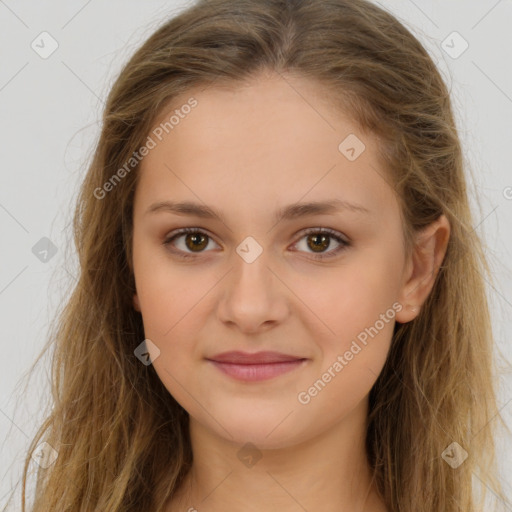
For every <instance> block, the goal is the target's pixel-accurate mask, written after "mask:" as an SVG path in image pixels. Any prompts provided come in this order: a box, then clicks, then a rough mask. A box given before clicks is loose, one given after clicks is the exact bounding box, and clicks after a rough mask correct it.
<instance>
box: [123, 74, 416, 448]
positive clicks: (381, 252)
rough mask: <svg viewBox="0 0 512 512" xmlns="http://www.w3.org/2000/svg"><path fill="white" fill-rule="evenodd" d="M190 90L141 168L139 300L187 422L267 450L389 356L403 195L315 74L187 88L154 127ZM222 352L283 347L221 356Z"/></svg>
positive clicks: (328, 411) (332, 410)
mask: <svg viewBox="0 0 512 512" xmlns="http://www.w3.org/2000/svg"><path fill="white" fill-rule="evenodd" d="M192 96H193V97H194V98H195V100H196V101H197V104H196V106H195V107H194V108H192V109H188V108H186V109H182V110H181V112H182V116H179V117H180V119H179V123H176V124H175V125H174V126H173V128H172V130H169V129H168V131H169V133H168V134H166V133H165V131H164V132H163V134H164V135H165V136H163V137H162V136H161V132H162V130H161V129H160V131H158V130H156V131H153V132H152V134H150V135H151V137H152V139H153V140H154V142H155V143H156V145H155V147H153V148H152V149H151V150H150V151H149V154H147V156H145V157H144V159H143V161H142V163H141V167H140V169H139V172H140V173H141V174H140V181H139V183H138V185H137V190H136V195H135V203H134V217H133V221H134V231H133V266H134V274H135V281H136V290H137V293H136V295H135V296H134V307H135V308H136V309H138V310H139V311H140V312H141V314H142V318H143V324H144V331H145V336H146V339H149V340H151V342H152V344H153V345H149V347H150V353H151V355H152V359H153V365H154V368H155V370H156V372H157V374H158V376H159V378H160V379H161V381H162V382H163V384H164V385H165V387H166V388H167V389H168V390H169V393H170V394H172V395H173V396H174V398H175V399H176V400H177V401H178V402H179V403H180V404H181V405H182V406H183V407H184V408H185V409H186V410H187V411H188V413H189V414H190V418H191V421H194V422H197V424H200V425H201V426H202V427H203V428H205V429H207V430H208V431H210V432H211V433H213V434H216V435H218V436H221V437H222V438H225V439H227V440H230V441H233V442H236V443H245V442H248V441H250V442H253V443H254V444H256V445H257V446H260V447H262V448H272V447H285V446H289V445H292V444H294V443H298V442H303V441H306V440H308V439H311V438H313V437H314V436H317V435H319V434H321V433H322V432H325V431H326V430H328V429H330V428H332V427H333V425H336V424H339V423H340V422H342V421H343V420H344V418H348V417H349V415H350V414H351V412H352V411H353V410H355V408H356V407H358V406H359V405H360V404H361V403H363V402H364V401H365V400H366V399H367V397H368V393H369V391H370V389H371V387H372V385H373V383H374V382H375V380H376V379H377V376H378V375H379V373H380V371H381V369H382V367H383V364H384V362H385V360H386V356H387V353H388V350H389V347H390V342H391V336H392V332H393V327H394V323H395V321H396V320H397V319H398V320H399V315H400V310H401V309H402V307H403V306H402V304H401V300H402V298H403V292H404V285H405V281H406V277H407V276H406V272H407V268H408V266H407V258H406V255H405V252H404V246H403V235H402V231H403V230H402V223H401V217H400V211H399V206H398V202H397V200H396V197H395V195H394V192H393V190H392V188H391V187H390V185H389V184H388V181H387V180H386V179H385V172H384V170H383V169H382V167H381V164H380V163H379V159H378V154H377V146H376V144H377V142H376V139H375V138H373V136H370V135H367V134H363V133H362V132H361V131H360V130H359V129H358V127H357V126H356V125H355V124H353V123H352V121H351V120H350V119H348V118H347V117H345V116H343V115H341V114H340V113H337V112H334V111H333V109H332V107H331V106H330V105H329V103H328V102H327V100H325V99H324V98H325V96H324V92H323V91H322V89H321V88H320V86H318V85H317V84H315V83H312V82H309V81H307V80H305V79H300V78H297V77H295V78H292V77H288V78H287V80H286V81H285V80H284V79H283V78H281V77H280V76H279V75H277V76H274V75H268V76H261V77H259V78H258V79H254V80H253V81H252V82H251V83H250V84H248V85H244V86H238V87H234V88H233V89H228V88H215V87H210V88H207V89H206V90H204V91H201V90H195V91H192V92H191V93H189V94H185V95H183V96H182V97H180V98H179V99H176V100H175V101H174V102H173V106H172V109H168V110H166V111H165V112H162V114H161V116H160V118H159V119H158V120H157V122H156V123H155V128H157V127H158V126H159V125H160V123H161V122H165V121H166V120H169V118H170V116H171V115H172V114H173V111H174V110H175V109H176V108H178V109H179V108H180V106H181V105H185V104H187V101H188V100H189V99H190V98H191V97H192ZM185 111H186V112H188V114H186V115H184V114H183V112H185ZM155 133H157V134H159V135H160V138H161V140H159V137H157V136H155V135H154V134H155ZM347 137H348V139H347ZM356 137H357V138H356ZM361 142H362V143H363V144H364V150H363V146H362V145H361ZM351 148H352V149H351ZM185 202H186V203H189V204H188V206H187V207H183V206H182V207H181V208H179V207H177V206H176V204H177V203H185ZM171 203H172V204H171ZM306 203H308V204H309V206H302V207H297V205H304V204H306ZM293 206H294V208H291V207H293ZM211 212H214V213H213V214H212V213H211ZM185 229H186V230H187V232H184V230H185ZM151 347H153V348H151ZM154 347H157V349H158V350H155V348H154ZM232 351H238V352H245V353H248V354H250V355H254V354H255V353H259V352H263V351H264V352H267V351H270V352H277V353H280V354H281V355H282V354H284V355H285V356H286V357H281V362H276V361H277V359H279V358H278V357H276V356H275V354H274V356H270V358H269V359H267V360H266V364H263V361H262V360H257V359H252V360H249V361H247V360H244V361H240V360H235V359H234V356H229V355H228V356H227V359H226V360H225V361H224V362H220V361H219V360H220V359H221V357H220V356H219V354H222V353H226V352H232ZM258 361H259V364H252V365H251V364H247V363H251V362H252V363H256V362H258ZM242 363H244V364H242Z"/></svg>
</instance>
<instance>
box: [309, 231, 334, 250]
mask: <svg viewBox="0 0 512 512" xmlns="http://www.w3.org/2000/svg"><path fill="white" fill-rule="evenodd" d="M329 245H330V237H329V235H327V236H326V235H324V234H314V235H308V247H310V248H311V249H313V251H315V252H322V251H324V250H325V249H327V248H328V247H329Z"/></svg>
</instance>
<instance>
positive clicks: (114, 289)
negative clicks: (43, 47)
mask: <svg viewBox="0 0 512 512" xmlns="http://www.w3.org/2000/svg"><path fill="white" fill-rule="evenodd" d="M74 228H75V241H76V248H77V251H78V254H79V261H80V276H79V280H78V282H77V285H76V288H75V290H74V293H73V295H72V296H71V298H70V300H69V303H68V305H67V307H66V309H65V310H64V312H63V313H62V315H61V316H60V317H59V319H58V332H57V336H56V339H55V340H52V343H55V356H54V368H53V370H54V373H53V376H54V388H53V393H54V407H53V409H52V411H51V414H49V417H48V419H47V421H46V422H45V423H44V425H42V427H41V429H40V431H39V434H38V436H37V437H36V439H34V441H33V444H32V446H31V450H30V453H29V454H28V456H27V463H26V465H25V474H24V481H23V493H24V496H25V494H26V492H25V481H26V477H27V474H28V469H29V466H30V464H32V462H31V461H32V460H33V458H32V455H33V454H34V453H35V452H36V450H37V449H39V450H40V451H41V457H42V459H43V461H44V463H41V464H40V469H39V471H38V481H37V490H36V495H35V496H34V497H33V499H31V501H34V505H33V508H31V510H34V511H37V512H39V511H45V512H46V511H48V510H52V511H59V512H66V511H70V512H71V511H73V512H75V511H76V512H78V511H86V510H87V511H89V510H90V511H92V510H95V511H108V512H114V511H119V512H121V511H122V512H128V511H134V512H135V511H155V512H156V511H158V512H175V511H187V510H188V511H193V510H197V511H201V512H202V511H205V512H206V511H241V510H243V511H245V512H248V511H251V512H256V511H265V512H269V511H270V512H271V511H275V510H279V511H280V512H287V511H303V510H307V511H310V512H312V511H317V510H322V511H323V512H331V511H332V512H334V511H341V510H343V511H351V512H363V511H364V512H385V511H388V512H391V511H393V512H395V511H396V512H398V511H403V512H410V511H414V512H427V511H428V512H433V511H436V512H455V511H464V512H471V511H476V510H482V508H481V507H482V503H483V498H484V496H485V494H484V492H483V491H485V490H486V489H487V488H489V489H492V490H493V492H494V493H495V494H496V495H499V493H500V488H499V483H498V481H497V478H496V476H495V473H494V471H495V468H494V454H493V449H494V444H493V432H494V428H495V427H496V424H497V421H496V414H497V408H496V401H495V391H494V384H493V382H494V381H493V377H494V374H493V371H494V370H493V360H492V351H493V339H492V333H491V328H490V322H489V311H488V305H487V300H486V296H485V287H484V275H485V272H486V271H487V270H486V269H487V267H486V264H485V258H484V255H483V253H482V248H481V244H480V241H479V239H478V237H477V235H476V234H475V231H474V230H473V220H472V217H471V214H470V210H469V207H468V197H467V192H466V185H465V176H464V170H463V155H462V154H461V146H460V142H459V138H458V135H457V129H456V126H455V122H454V116H453V113H452V107H451V103H450V98H449V93H448V91H447V88H446V86H445V84H444V82H443V80H442V78H441V77H440V74H439V72H438V70H437V69H436V67H435V65H434V63H433V62H432V60H431V58H430V57H429V55H428V54H427V52H426V51H425V49H424V48H423V47H422V45H421V44H420V43H419V42H418V40H417V39H416V38H415V37H414V36H413V35H412V34H411V33H410V32H409V31H408V30H407V29H406V28H405V27H404V26H403V25H402V24H401V23H400V22H399V21H397V20H396V19H395V18H394V17H393V16H391V15H390V14H389V13H387V12H385V11H384V10H382V9H380V8H379V7H377V6H375V5H373V4H371V3H368V2H366V1H364V0H329V1H326V0H304V1H299V0H296V1H292V0H288V1H286V0H260V1H258V2H254V1H249V0H236V1H234V0H208V1H199V2H197V3H196V4H195V5H193V6H191V7H190V8H188V9H187V10H185V11H183V12H182V13H181V14H179V15H178V16H176V17H174V18H173V19H171V20H169V21H168V22H166V23H165V24H164V25H163V26H162V27H161V28H159V29H158V30H157V31H156V32H155V33H154V34H153V35H152V36H151V37H150V38H149V39H148V40H147V41H146V42H145V43H144V44H143V46H142V47H141V48H140V49H139V50H138V51H137V52H136V53H135V55H134V56H133V57H132V58H131V60H130V61H129V62H128V64H127V65H126V66H125V67H124V69H123V70H122V72H121V74H120V76H119V77H118V79H117V81H116V82H115V84H114V86H113V87H112V90H111V92H110V95H109V97H108V101H107V105H106V108H105V113H104V117H103V126H102V131H101V137H100V140H99V142H98V145H97V148H96V151H95V154H94V159H93V161H92V163H91V166H90V168H89V170H88V172H87V174H86V176H85V179H84V182H83V186H82V189H81V193H80V197H79V201H78V205H77V210H76V215H75V225H74ZM497 417H498V418H499V415H498V416H497ZM475 477H477V478H476V479H475ZM475 482H478V483H479V484H480V485H479V486H475ZM479 498H481V499H482V500H480V501H479ZM24 499H25V498H24ZM23 510H26V504H25V501H24V502H23Z"/></svg>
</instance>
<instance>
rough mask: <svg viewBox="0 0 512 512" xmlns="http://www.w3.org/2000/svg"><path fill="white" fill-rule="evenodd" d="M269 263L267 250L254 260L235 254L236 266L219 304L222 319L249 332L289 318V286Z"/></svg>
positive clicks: (270, 326)
mask: <svg viewBox="0 0 512 512" xmlns="http://www.w3.org/2000/svg"><path fill="white" fill-rule="evenodd" d="M268 263H269V262H268V261H267V258H266V252H265V251H263V253H262V254H261V255H260V256H259V257H258V258H257V259H256V260H255V261H253V262H252V263H248V262H246V261H245V260H244V259H243V258H241V257H240V256H239V255H238V254H236V253H235V254H234V255H233V265H234V268H233V269H232V271H231V272H229V274H228V276H227V278H226V279H225V280H223V282H224V285H223V288H222V292H221V294H222V295H221V298H220V301H219V305H218V316H219V319H220V320H221V321H222V322H224V323H225V324H229V325H230V326H231V327H233V326H236V327H237V328H238V329H239V330H240V331H241V332H244V333H247V334H249V333H257V332H258V331H265V330H267V329H269V328H272V327H273V326H275V325H277V324H279V323H281V322H283V321H284V320H285V319H286V318H287V316H288V315H289V302H288V296H289V290H288V288H287V287H286V286H285V285H284V284H283V282H282V280H281V279H280V278H279V277H278V275H277V274H278V273H277V272H276V271H275V270H273V269H271V268H270V267H269V265H268ZM283 281H284V280H283ZM287 292H288V293H287Z"/></svg>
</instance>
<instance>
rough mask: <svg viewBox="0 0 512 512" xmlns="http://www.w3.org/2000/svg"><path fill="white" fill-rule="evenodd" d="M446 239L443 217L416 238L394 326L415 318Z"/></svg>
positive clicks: (435, 271)
mask: <svg viewBox="0 0 512 512" xmlns="http://www.w3.org/2000/svg"><path fill="white" fill-rule="evenodd" d="M449 238H450V223H449V222H448V219H447V218H446V216H445V215H444V214H443V215H441V216H440V217H439V218H438V219H437V220H436V221H434V222H432V223H431V224H429V225H428V226H427V227H426V228H424V229H423V230H422V231H420V232H419V233H418V234H417V235H416V238H415V242H414V247H413V249H412V251H411V254H410V255H409V256H408V260H407V263H406V268H405V272H404V283H403V285H402V288H401V290H400V296H399V299H398V300H399V302H400V304H402V305H403V309H402V310H401V311H399V312H397V314H396V321H397V322H399V323H407V322H410V321H411V320H414V318H416V316H418V314H419V310H420V309H421V306H422V305H423V303H424V302H425V300H426V299H427V297H428V295H429V293H430V292H431V290H432V288H433V286H434V283H435V280H436V276H437V274H438V272H439V267H440V266H441V263H442V262H443V259H444V256H445V254H446V249H447V247H448V240H449Z"/></svg>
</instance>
